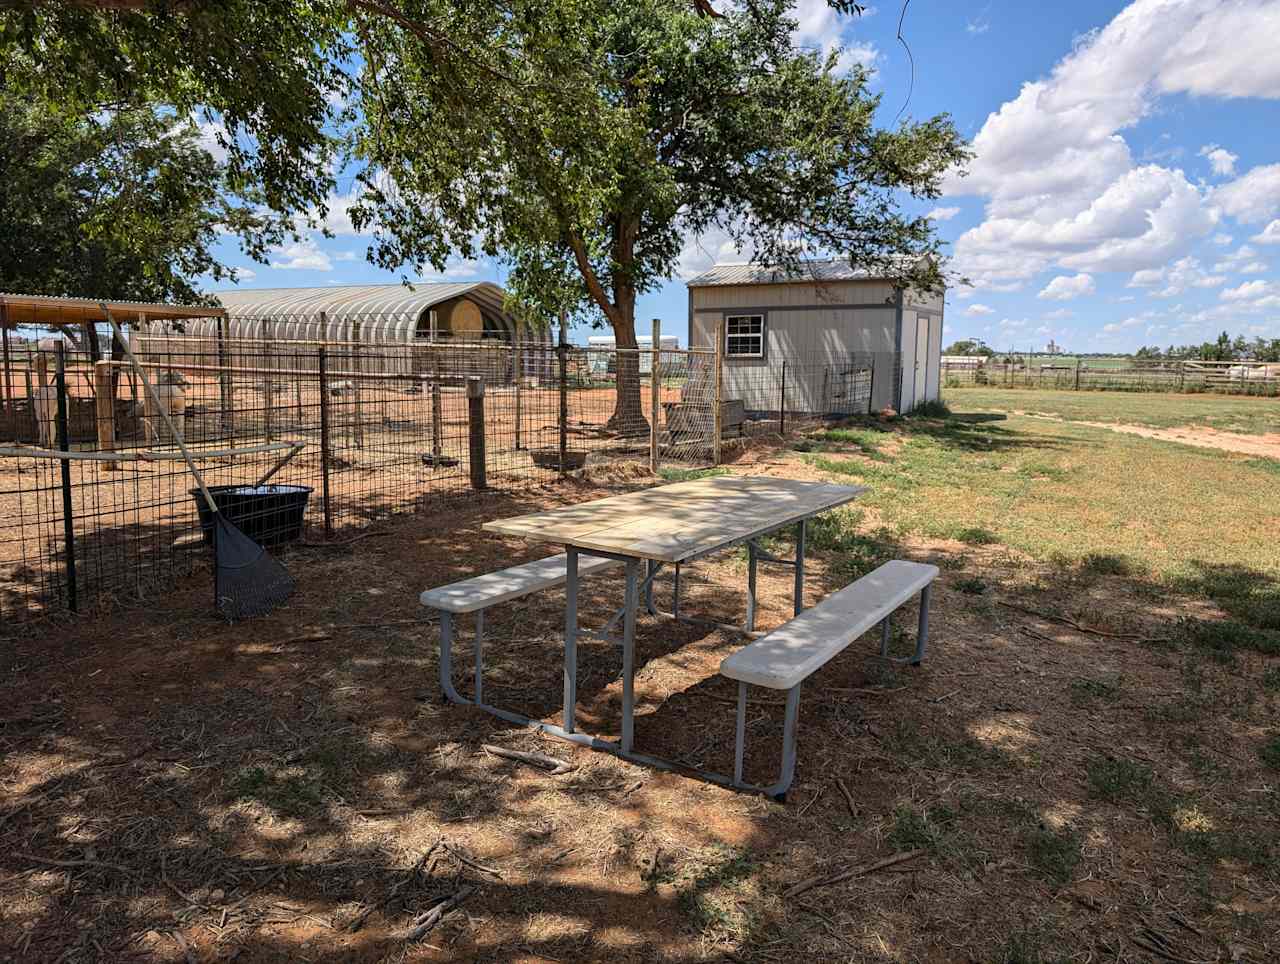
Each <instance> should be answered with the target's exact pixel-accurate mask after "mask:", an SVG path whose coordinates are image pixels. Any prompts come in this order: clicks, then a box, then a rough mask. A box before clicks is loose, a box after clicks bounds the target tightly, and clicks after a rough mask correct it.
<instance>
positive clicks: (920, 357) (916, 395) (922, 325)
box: [911, 315, 929, 408]
mask: <svg viewBox="0 0 1280 964" xmlns="http://www.w3.org/2000/svg"><path fill="white" fill-rule="evenodd" d="M915 365H916V371H915V379H914V381H915V390H914V391H913V392H912V393H911V399H912V402H911V404H912V407H913V408H914V407H915V406H916V405H919V404H921V403H922V402H924V401H925V400H926V399H927V398H928V397H929V396H928V386H927V385H926V382H927V381H928V378H929V316H928V315H916V357H915Z"/></svg>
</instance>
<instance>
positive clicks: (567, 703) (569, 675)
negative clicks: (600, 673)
mask: <svg viewBox="0 0 1280 964" xmlns="http://www.w3.org/2000/svg"><path fill="white" fill-rule="evenodd" d="M564 588H565V605H564V729H565V732H567V733H572V732H573V713H574V707H575V706H577V704H578V550H577V549H575V548H574V547H573V546H567V547H566V548H565V581H564Z"/></svg>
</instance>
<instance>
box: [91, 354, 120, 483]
mask: <svg viewBox="0 0 1280 964" xmlns="http://www.w3.org/2000/svg"><path fill="white" fill-rule="evenodd" d="M111 369H112V365H111V362H109V361H99V362H94V363H93V394H94V413H95V415H96V418H97V423H98V451H100V452H114V451H115V450H116V400H115V395H114V393H113V392H112V390H111V387H112V379H111ZM116 467H117V466H116V463H115V462H103V463H102V469H103V471H104V472H110V471H112V470H113V469H115V468H116Z"/></svg>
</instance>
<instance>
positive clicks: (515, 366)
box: [511, 321, 523, 452]
mask: <svg viewBox="0 0 1280 964" xmlns="http://www.w3.org/2000/svg"><path fill="white" fill-rule="evenodd" d="M511 337H512V342H511V346H512V347H511V369H512V375H513V376H514V381H515V383H516V399H515V401H516V451H517V452H519V451H520V449H521V447H522V446H521V444H520V422H521V421H522V418H521V416H522V414H523V413H522V411H521V408H520V381H521V378H522V375H523V366H522V365H521V364H520V361H521V359H520V322H519V321H517V322H516V323H515V334H513V335H512V336H511Z"/></svg>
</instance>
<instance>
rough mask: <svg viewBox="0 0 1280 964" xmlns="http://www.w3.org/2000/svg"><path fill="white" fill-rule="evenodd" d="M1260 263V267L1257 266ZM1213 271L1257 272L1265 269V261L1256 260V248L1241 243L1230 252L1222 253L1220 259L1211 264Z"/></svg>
mask: <svg viewBox="0 0 1280 964" xmlns="http://www.w3.org/2000/svg"><path fill="white" fill-rule="evenodd" d="M1259 265H1261V267H1259ZM1213 270H1214V271H1220V272H1237V273H1239V274H1257V273H1258V272H1260V271H1266V270H1267V265H1266V263H1265V262H1262V261H1259V260H1258V250H1257V249H1256V248H1252V247H1250V246H1249V245H1247V244H1242V245H1240V247H1238V248H1236V250H1235V251H1233V252H1231V254H1228V255H1224V256H1223V258H1222V260H1221V261H1219V262H1218V263H1217V264H1215V265H1214V266H1213Z"/></svg>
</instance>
